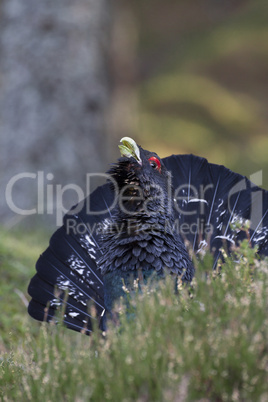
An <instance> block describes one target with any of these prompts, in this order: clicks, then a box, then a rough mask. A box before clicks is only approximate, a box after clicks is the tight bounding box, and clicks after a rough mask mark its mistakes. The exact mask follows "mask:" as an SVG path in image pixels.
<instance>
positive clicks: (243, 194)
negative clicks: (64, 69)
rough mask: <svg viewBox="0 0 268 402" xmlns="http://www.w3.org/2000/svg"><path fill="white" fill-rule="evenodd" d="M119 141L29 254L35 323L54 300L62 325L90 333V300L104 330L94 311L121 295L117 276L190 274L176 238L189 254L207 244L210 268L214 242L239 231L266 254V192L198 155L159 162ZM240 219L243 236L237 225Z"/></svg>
mask: <svg viewBox="0 0 268 402" xmlns="http://www.w3.org/2000/svg"><path fill="white" fill-rule="evenodd" d="M121 142H122V144H123V145H120V146H119V148H120V152H121V155H122V157H121V158H120V159H119V160H118V162H117V163H116V164H114V165H113V166H112V167H111V169H110V171H109V174H110V178H111V180H110V181H109V182H108V183H107V184H105V185H103V186H100V187H98V188H97V189H96V190H95V191H94V192H93V193H92V194H91V195H90V196H89V197H88V198H86V199H85V200H84V201H83V202H82V203H81V204H80V205H78V206H76V207H74V208H73V210H71V211H70V212H69V213H68V214H67V215H66V216H65V217H64V225H63V226H62V227H61V228H60V229H58V230H57V231H56V232H55V233H54V235H53V236H52V237H51V239H50V244H49V247H48V248H47V250H46V251H45V252H44V253H43V254H42V255H41V256H40V258H39V260H38V261H37V264H36V270H37V273H36V275H35V276H34V277H33V278H32V280H31V282H30V285H29V288H28V292H29V294H30V296H31V297H32V300H31V301H30V303H29V307H28V312H29V314H30V315H31V316H32V317H33V318H35V319H37V320H41V321H44V320H45V321H51V320H52V319H53V317H54V315H55V312H56V310H57V309H58V308H59V306H61V305H62V304H63V302H64V303H65V314H64V322H65V324H66V325H67V326H68V327H69V328H71V329H74V330H77V331H84V332H85V333H90V331H91V330H92V319H93V318H92V317H91V313H90V308H89V306H90V303H92V304H93V305H94V306H95V309H96V313H97V318H98V319H99V326H100V328H101V329H105V328H106V323H105V319H104V317H105V315H106V312H108V313H111V311H112V307H113V304H114V302H115V300H116V299H117V298H118V297H120V296H121V295H123V294H124V291H123V283H125V285H126V286H127V287H128V286H131V283H132V281H133V279H137V278H139V280H142V281H143V282H145V283H146V282H147V280H148V278H150V277H151V276H156V277H157V278H161V277H163V276H165V274H166V273H168V274H171V275H174V277H175V278H177V277H180V278H181V280H182V281H184V282H190V281H191V280H192V278H193V275H194V267H193V264H192V262H191V258H190V256H189V254H188V252H187V250H186V246H185V245H187V248H188V249H190V250H191V252H195V253H196V255H197V256H198V254H199V253H201V252H203V250H210V251H211V252H212V253H213V254H214V267H213V268H215V267H216V265H217V261H218V260H219V258H221V251H220V249H221V247H222V245H223V244H224V245H225V246H226V247H227V251H230V250H231V248H232V245H234V244H238V242H239V241H241V240H242V239H243V238H245V237H246V236H248V235H249V236H250V242H251V244H252V246H254V245H256V244H257V245H258V249H259V253H260V254H262V255H268V192H267V191H265V190H262V189H260V188H259V187H257V186H255V185H254V184H253V183H251V182H250V181H249V180H248V179H247V178H245V177H243V176H241V175H239V174H236V173H234V172H232V171H230V170H229V169H227V168H225V167H224V166H219V165H215V164H210V163H208V162H207V160H206V159H204V158H200V157H197V156H194V155H172V156H170V157H167V158H164V159H163V160H161V159H160V158H159V157H158V155H157V154H155V153H153V152H149V151H146V150H143V149H142V148H141V147H140V146H138V145H137V144H136V143H135V141H133V140H132V139H130V138H127V137H125V138H123V139H122V140H121ZM78 211H79V212H78ZM246 221H250V222H251V228H250V229H249V231H248V233H249V234H248V233H247V234H246V232H245V231H244V230H243V229H242V226H243V225H244V224H245V222H246ZM66 292H67V294H68V296H67V300H65V298H66V297H65V293H66Z"/></svg>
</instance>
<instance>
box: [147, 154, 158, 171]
mask: <svg viewBox="0 0 268 402" xmlns="http://www.w3.org/2000/svg"><path fill="white" fill-rule="evenodd" d="M148 161H149V162H150V165H151V166H152V168H153V169H156V170H158V171H159V172H161V163H160V160H159V159H157V158H156V157H155V156H152V157H151V158H149V159H148Z"/></svg>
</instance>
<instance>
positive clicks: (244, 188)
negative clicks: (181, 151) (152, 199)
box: [163, 155, 268, 268]
mask: <svg viewBox="0 0 268 402" xmlns="http://www.w3.org/2000/svg"><path fill="white" fill-rule="evenodd" d="M163 162H164V164H165V166H166V167H167V168H168V169H169V170H170V171H171V173H172V176H173V186H174V189H175V198H176V201H175V204H176V217H177V220H178V221H179V224H178V226H179V230H180V233H181V236H182V237H183V238H184V240H185V241H187V242H188V243H189V244H188V245H189V246H190V248H192V249H193V250H194V252H195V253H197V254H198V253H199V252H200V251H202V249H204V248H205V249H207V248H208V249H210V251H212V252H213V253H214V256H215V264H214V268H215V266H216V263H217V260H218V259H219V257H220V256H221V252H220V249H221V247H222V246H223V244H225V245H226V246H227V249H228V251H230V249H231V247H232V245H234V244H238V242H239V241H241V240H242V239H243V238H245V237H246V233H245V231H244V230H243V229H242V226H243V224H244V223H245V222H246V221H247V220H248V221H250V224H251V226H250V229H249V234H250V240H251V244H252V245H253V246H254V245H256V244H257V245H258V248H259V253H260V254H263V255H268V213H267V210H268V192H267V191H265V190H262V189H261V188H259V187H257V186H256V185H254V184H253V183H252V182H250V181H249V180H248V179H247V178H246V177H244V176H241V175H240V174H237V173H234V172H232V171H231V170H229V169H227V168H225V167H224V166H221V165H215V164H211V163H208V161H207V160H206V159H204V158H201V157H198V156H194V155H172V156H170V157H167V158H164V159H163Z"/></svg>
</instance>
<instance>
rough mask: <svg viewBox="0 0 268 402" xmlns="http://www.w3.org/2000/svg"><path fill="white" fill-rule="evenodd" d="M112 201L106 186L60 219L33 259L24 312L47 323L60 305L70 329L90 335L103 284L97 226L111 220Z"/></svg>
mask: <svg viewBox="0 0 268 402" xmlns="http://www.w3.org/2000/svg"><path fill="white" fill-rule="evenodd" d="M112 202H113V194H112V191H111V188H110V185H109V184H106V185H104V186H101V187H98V189H97V190H95V191H94V192H93V193H92V194H91V196H90V197H89V198H87V199H86V200H85V201H84V202H83V204H81V206H79V205H78V206H76V207H75V208H74V209H73V212H72V211H71V213H69V214H68V215H66V216H65V218H64V225H63V226H62V227H61V228H60V229H58V230H57V231H56V232H55V233H54V234H53V236H52V237H51V239H50V244H49V247H48V248H47V250H46V251H45V252H44V253H43V254H42V255H41V256H40V258H39V260H38V261H37V264H36V271H37V273H36V275H35V276H34V277H33V278H32V280H31V282H30V284H29V288H28V292H29V294H30V296H31V297H32V300H31V301H30V303H29V307H28V311H29V314H30V315H31V316H32V317H33V318H35V319H37V320H40V321H44V320H45V321H51V320H52V319H53V318H54V317H55V313H56V311H57V310H58V309H59V307H62V308H63V310H64V311H63V314H64V323H65V324H66V325H67V326H68V327H69V328H71V329H74V330H77V331H81V330H83V331H84V332H86V333H90V331H91V330H92V320H93V319H97V320H98V321H99V326H100V327H101V328H102V317H103V315H104V310H105V308H104V295H103V280H102V275H101V273H100V271H99V270H98V267H97V264H96V261H97V260H98V258H100V256H101V253H102V251H101V246H100V235H101V226H100V225H101V222H102V221H104V220H105V219H107V218H108V217H110V216H111V211H110V205H111V204H112ZM77 210H79V212H76V211H77ZM93 310H94V312H95V313H94V314H93V317H92V314H91V312H92V311H93Z"/></svg>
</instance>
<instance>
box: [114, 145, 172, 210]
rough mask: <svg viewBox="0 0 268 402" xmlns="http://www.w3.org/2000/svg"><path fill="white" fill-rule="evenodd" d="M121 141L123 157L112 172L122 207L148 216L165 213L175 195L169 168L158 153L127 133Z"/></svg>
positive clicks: (120, 146) (120, 147)
mask: <svg viewBox="0 0 268 402" xmlns="http://www.w3.org/2000/svg"><path fill="white" fill-rule="evenodd" d="M120 142H121V145H119V149H120V153H121V158H120V159H119V160H118V161H117V163H116V164H114V165H113V166H112V168H111V169H110V171H109V173H110V175H111V176H112V178H113V180H114V181H115V183H116V186H115V187H116V188H117V190H118V195H119V203H121V204H120V205H121V207H122V209H123V210H124V211H125V212H128V213H143V214H145V215H148V216H152V215H156V214H159V213H160V214H166V213H167V209H168V208H170V205H169V204H170V200H172V199H173V197H172V193H173V189H172V185H171V174H170V172H169V171H168V170H167V169H166V167H165V166H164V164H163V162H162V161H161V159H160V158H159V156H158V155H157V154H156V153H154V152H149V151H146V150H144V149H143V148H141V147H140V146H139V145H137V144H136V142H135V141H134V140H133V139H131V138H129V137H124V138H122V139H121V141H120ZM168 212H169V214H170V210H169V211H168Z"/></svg>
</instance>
